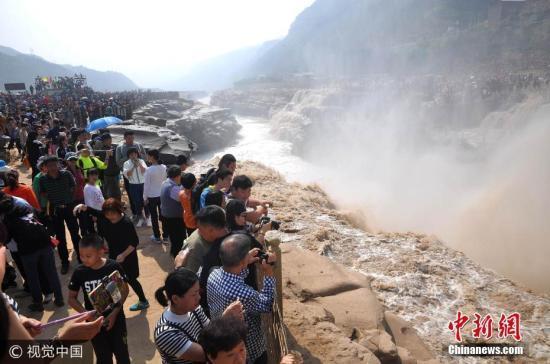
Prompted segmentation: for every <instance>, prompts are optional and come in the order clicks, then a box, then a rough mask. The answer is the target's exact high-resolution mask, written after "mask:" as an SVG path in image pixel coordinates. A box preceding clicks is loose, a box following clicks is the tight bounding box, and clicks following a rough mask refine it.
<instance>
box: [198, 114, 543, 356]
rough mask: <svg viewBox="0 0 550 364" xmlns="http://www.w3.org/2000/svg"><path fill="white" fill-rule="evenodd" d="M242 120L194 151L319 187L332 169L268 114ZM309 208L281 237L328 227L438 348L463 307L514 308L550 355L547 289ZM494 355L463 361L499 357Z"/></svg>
mask: <svg viewBox="0 0 550 364" xmlns="http://www.w3.org/2000/svg"><path fill="white" fill-rule="evenodd" d="M237 120H238V122H239V123H240V125H241V126H242V129H241V130H240V132H239V138H238V139H237V140H236V141H235V144H234V145H233V146H230V147H228V148H224V149H223V150H220V151H217V152H213V153H208V154H203V155H197V156H195V158H196V159H202V160H208V159H211V158H212V157H216V156H218V157H219V156H221V155H223V154H225V153H232V154H234V155H235V156H236V157H237V159H238V160H240V161H245V160H250V161H255V162H260V163H262V164H263V165H266V166H268V167H270V168H272V169H273V170H275V171H277V172H278V173H280V174H281V175H282V176H283V177H284V178H285V179H287V180H288V181H290V182H300V183H305V184H307V183H317V184H319V185H320V186H321V187H322V186H323V184H324V181H326V178H327V176H330V174H331V173H328V172H330V171H328V170H327V169H321V168H319V167H316V166H314V165H312V164H311V163H308V162H307V161H304V160H303V159H301V158H300V157H298V156H295V155H293V154H292V145H291V143H290V142H285V141H281V140H277V139H276V137H275V136H273V135H272V133H271V125H270V123H269V122H268V121H267V120H264V119H256V118H248V117H241V116H238V117H237ZM328 152H330V151H327V153H328ZM332 178H338V176H332ZM275 213H277V211H275ZM304 214H305V215H301V219H298V220H297V221H294V222H292V223H291V225H292V226H291V227H290V231H298V233H285V232H281V233H280V237H281V239H282V241H283V242H286V243H290V244H295V245H298V246H302V247H304V248H306V249H308V248H311V247H310V246H308V245H307V244H309V243H310V242H311V241H312V239H313V240H315V239H316V237H318V236H324V235H325V234H327V238H326V240H324V238H323V240H324V241H321V242H318V243H319V245H320V246H323V248H322V249H321V250H323V254H324V255H327V256H329V257H330V258H332V259H333V260H335V261H336V262H338V263H340V264H343V265H345V266H347V267H348V268H351V269H353V270H356V271H359V272H361V273H363V274H365V275H366V276H367V277H369V278H371V279H372V288H373V290H374V291H375V292H376V294H377V296H378V298H379V299H380V300H381V301H382V302H383V304H384V305H385V306H386V307H388V308H389V309H390V310H392V311H393V312H396V313H398V314H399V315H400V316H401V317H403V318H405V319H406V320H408V321H409V322H411V323H412V324H413V326H414V327H415V328H416V329H417V330H418V332H419V333H420V335H421V336H422V337H423V339H424V340H425V341H426V342H427V343H428V344H429V346H430V347H431V349H432V350H433V351H434V352H436V353H437V354H438V355H441V353H443V351H444V348H445V347H446V345H448V344H449V342H451V341H450V340H451V336H450V333H449V330H448V328H447V324H448V322H449V321H450V320H452V319H453V318H454V315H455V314H456V312H457V311H458V310H464V311H467V312H470V313H471V312H474V311H479V312H483V313H490V314H493V315H497V314H499V313H501V312H511V311H515V310H517V311H519V312H522V313H524V327H523V330H524V340H525V341H524V343H523V344H524V345H525V346H526V347H527V348H528V350H529V351H530V355H529V356H530V359H534V360H535V361H540V360H542V361H545V360H546V359H548V358H549V357H550V348H549V346H548V336H547V331H546V330H547V328H548V327H550V326H549V325H550V322H549V319H550V317H548V316H547V314H546V312H548V307H549V304H550V302H549V299H548V298H547V297H545V296H539V295H536V294H533V293H532V292H529V291H526V290H525V289H524V287H521V286H520V287H518V286H517V285H516V284H515V283H513V282H511V281H509V280H507V279H504V278H503V277H502V276H500V275H498V274H495V272H493V271H491V270H489V269H486V268H483V267H481V266H480V265H479V264H476V263H475V262H474V261H472V260H471V259H469V258H468V257H467V256H465V255H464V254H462V253H460V252H457V251H455V250H453V249H451V248H448V247H446V246H444V245H443V244H442V243H441V242H439V241H437V240H433V241H432V240H430V243H429V244H428V245H425V243H423V242H422V240H423V239H422V238H421V237H419V236H417V235H415V234H384V233H382V234H372V233H369V232H366V231H363V230H361V229H358V228H355V227H353V226H351V225H349V224H348V223H347V222H346V221H344V220H342V219H341V218H340V217H339V216H338V214H336V215H334V214H321V213H319V211H315V209H314V208H313V207H312V211H310V213H309V214H308V213H305V212H304ZM320 232H322V234H320ZM448 359H449V357H445V361H447V360H448ZM493 359H494V358H488V359H484V360H479V358H468V359H462V360H458V361H459V362H464V363H473V362H484V363H485V362H487V363H493V362H498V359H497V360H493Z"/></svg>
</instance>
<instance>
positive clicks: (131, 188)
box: [122, 147, 147, 226]
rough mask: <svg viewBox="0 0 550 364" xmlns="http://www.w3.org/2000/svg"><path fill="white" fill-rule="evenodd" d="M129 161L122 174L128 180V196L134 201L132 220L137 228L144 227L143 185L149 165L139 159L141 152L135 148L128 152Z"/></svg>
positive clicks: (125, 164)
mask: <svg viewBox="0 0 550 364" xmlns="http://www.w3.org/2000/svg"><path fill="white" fill-rule="evenodd" d="M127 156H128V160H127V161H126V162H124V165H123V167H122V174H124V177H126V178H127V179H128V182H129V184H128V191H127V192H128V195H130V198H131V200H132V201H133V205H132V215H133V216H132V220H133V222H134V223H135V224H136V226H144V225H145V224H146V220H145V215H144V211H143V207H144V205H143V185H144V181H145V171H146V170H147V164H145V161H144V160H143V159H141V158H140V157H139V151H138V149H137V148H135V147H131V148H129V149H128V152H127Z"/></svg>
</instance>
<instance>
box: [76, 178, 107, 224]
mask: <svg viewBox="0 0 550 364" xmlns="http://www.w3.org/2000/svg"><path fill="white" fill-rule="evenodd" d="M98 179H99V171H98V170H97V169H95V168H92V169H90V170H89V171H88V178H87V179H86V185H85V186H84V204H85V205H86V207H87V208H88V211H89V210H90V209H92V210H94V211H95V214H94V213H90V212H83V214H84V219H85V227H84V228H82V226H81V230H84V231H83V233H82V234H83V235H88V234H91V233H93V232H95V229H94V222H93V220H92V216H93V215H98V214H100V213H101V209H102V208H103V203H104V202H105V199H104V198H103V193H102V192H101V189H100V188H99V187H98V186H97V180H98Z"/></svg>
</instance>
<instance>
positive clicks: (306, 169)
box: [196, 117, 320, 183]
mask: <svg viewBox="0 0 550 364" xmlns="http://www.w3.org/2000/svg"><path fill="white" fill-rule="evenodd" d="M237 120H238V121H239V124H241V126H242V129H241V130H240V132H239V139H238V140H237V141H236V144H235V145H234V146H231V147H229V148H225V149H224V150H223V151H219V152H214V153H208V154H199V155H197V156H196V158H197V159H210V158H212V157H214V156H221V155H223V154H225V153H231V154H234V155H235V156H236V157H237V159H239V160H250V161H254V162H260V163H263V164H265V165H266V166H268V167H271V168H273V169H275V170H276V171H278V172H279V173H281V174H282V175H283V176H284V177H285V178H286V179H287V180H288V181H292V182H301V183H313V182H318V180H319V178H316V176H317V177H319V176H320V175H319V174H318V173H316V171H318V169H317V168H316V167H315V166H313V165H312V164H311V163H308V162H305V161H304V160H302V159H301V158H300V157H297V156H295V155H293V154H292V153H291V150H292V143H290V142H284V141H280V140H277V139H276V138H275V137H274V136H272V135H271V131H270V128H271V127H270V125H269V122H268V121H267V120H262V119H254V118H247V117H237Z"/></svg>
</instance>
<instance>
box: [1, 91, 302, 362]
mask: <svg viewBox="0 0 550 364" xmlns="http://www.w3.org/2000/svg"><path fill="white" fill-rule="evenodd" d="M86 95H87V96H81V94H79V95H76V96H78V97H79V99H78V101H75V99H74V98H73V97H72V96H70V97H68V98H67V99H64V98H63V97H62V98H60V99H56V98H49V97H47V96H44V95H36V94H34V95H30V94H27V95H19V96H13V95H5V94H2V103H3V104H2V113H3V118H4V119H5V123H6V124H5V129H4V130H5V135H7V136H8V137H9V138H10V140H12V141H13V146H14V148H15V147H16V148H17V149H18V151H19V157H21V158H22V159H23V160H24V163H25V164H26V165H27V167H29V169H30V170H31V171H32V173H31V178H32V185H26V184H25V183H23V181H21V180H20V172H19V171H20V169H19V170H18V169H12V168H10V167H9V166H8V165H6V163H5V162H4V161H0V181H1V182H2V183H3V184H4V187H3V189H2V190H1V191H0V280H1V281H2V291H5V290H7V289H10V292H12V291H11V290H14V292H15V293H17V294H21V293H23V291H24V292H26V293H27V294H28V295H30V296H31V298H32V303H31V304H30V305H29V306H28V307H27V309H28V311H30V312H42V311H44V310H46V309H50V310H51V309H54V310H57V309H58V308H59V309H61V308H63V307H65V306H66V302H67V303H68V305H69V306H70V307H71V308H72V309H74V310H75V311H76V312H78V313H81V314H82V316H80V317H79V318H76V319H75V320H72V321H70V323H69V324H68V325H67V326H66V327H65V328H63V329H62V330H60V332H59V333H58V336H56V337H55V338H53V339H52V341H51V343H52V345H57V346H59V345H60V343H61V344H62V343H63V342H64V341H67V340H69V341H70V340H80V341H85V340H91V342H92V346H93V348H94V352H95V356H96V359H97V363H100V364H102V363H112V362H113V356H114V357H115V358H116V362H117V363H130V356H131V354H132V351H133V348H132V347H129V346H128V341H127V337H128V335H142V334H143V333H140V332H128V331H127V328H126V320H125V315H124V311H125V308H124V301H125V300H126V298H127V297H128V293H129V287H131V288H132V290H133V291H134V292H135V294H136V296H137V302H134V303H133V304H132V305H130V306H129V307H128V306H127V309H129V310H130V311H142V310H147V309H148V308H149V307H150V302H149V300H150V299H151V298H152V297H153V296H154V297H155V299H156V301H157V302H158V303H159V304H160V305H162V306H163V307H166V309H165V310H164V311H163V312H162V314H161V315H160V317H159V319H158V322H157V324H156V326H155V328H154V331H153V337H154V342H155V345H156V347H157V350H158V351H159V353H160V356H161V357H162V360H163V362H164V363H197V362H200V363H220V364H222V363H229V362H230V363H238V364H244V363H267V362H268V354H267V343H266V334H265V332H264V330H263V328H262V320H261V315H262V314H264V313H271V312H273V307H274V304H275V302H276V300H275V296H276V283H277V282H276V278H275V276H274V265H275V264H277V257H276V255H275V254H273V253H271V252H270V251H269V250H268V249H267V248H266V241H265V234H266V233H267V232H268V231H269V230H272V229H277V228H278V226H279V224H278V222H277V221H274V220H271V219H270V217H269V212H270V209H271V208H272V203H271V202H270V201H264V200H261V199H257V198H254V197H253V192H252V189H253V185H254V183H253V181H252V180H251V179H250V178H249V177H248V176H246V175H237V173H236V172H237V159H236V158H235V157H234V156H233V155H231V154H226V155H224V156H223V157H222V158H221V159H220V161H219V164H218V166H217V167H216V168H212V169H209V170H207V171H206V170H205V171H201V172H203V173H200V174H197V175H195V174H193V173H189V172H188V171H187V169H188V167H189V165H190V164H191V161H190V159H189V156H188V155H180V156H178V157H177V163H176V164H175V165H164V164H163V163H162V161H161V160H160V156H159V151H158V150H154V149H150V150H145V148H144V147H143V146H142V145H141V144H140V142H139V140H135V135H134V133H133V132H132V131H126V132H125V134H124V140H123V141H122V142H121V143H120V144H118V145H115V144H114V143H113V140H112V137H111V135H110V134H109V132H108V129H107V130H100V131H99V132H97V133H95V134H94V135H92V134H90V133H88V132H87V131H86V130H85V129H83V128H81V127H80V128H79V126H82V125H79V124H78V122H79V120H80V119H78V118H74V117H69V116H68V114H67V113H66V112H67V111H68V110H69V109H70V108H71V105H73V104H74V103H76V104H78V106H79V107H82V108H83V113H85V114H86V115H90V112H94V111H93V110H94V107H96V106H97V107H101V110H100V111H99V114H95V115H94V117H95V116H101V115H112V114H116V111H115V109H114V108H113V104H115V103H117V102H128V100H129V101H130V102H132V103H134V105H136V104H137V103H139V102H144V101H145V100H147V99H148V98H149V97H151V95H150V94H148V93H140V92H136V93H119V94H101V93H94V92H87V93H86ZM73 96H75V95H73ZM67 105H69V109H67V108H66V107H67ZM90 107H91V109H89V108H90ZM73 111H74V110H73ZM73 116H74V114H73ZM89 119H90V116H87V117H86V121H89ZM14 130H18V133H14V132H13V131H14ZM22 137H23V138H22ZM12 138H14V139H12ZM8 154H10V155H14V154H16V151H14V150H8ZM143 229H150V230H149V231H150V234H151V236H150V238H149V239H148V240H147V241H144V240H143V239H142V240H141V241H140V239H139V236H138V232H143ZM66 231H68V234H66ZM69 240H70V242H71V244H69ZM140 244H141V245H142V246H143V244H151V245H152V246H153V247H154V249H161V250H162V251H164V248H163V246H164V245H166V246H167V247H169V248H168V251H169V253H170V254H171V256H172V258H173V259H174V266H175V269H174V271H173V272H171V273H169V274H168V275H167V277H166V279H165V281H164V283H163V284H159V287H158V289H157V290H156V291H155V292H147V291H146V290H144V288H143V287H142V285H141V283H140V280H139V276H140V264H139V257H138V254H137V247H138V245H140ZM71 245H72V249H70V248H69V247H70V246H71ZM71 250H72V252H71ZM55 251H57V255H58V256H59V259H58V260H59V262H60V270H59V271H58V270H57V268H56V258H55V257H54V252H55ZM8 252H9V254H8ZM8 257H9V258H8ZM68 273H70V274H71V278H70V281H69V284H68V295H64V293H63V290H62V288H61V280H60V276H59V274H61V275H66V274H68ZM18 276H19V277H20V281H21V282H22V283H23V286H22V287H21V291H19V292H17V291H15V289H16V288H17V286H18V281H19V279H18ZM80 291H82V292H83V298H84V300H83V301H81V300H80V299H79V293H80ZM6 303H8V304H9V305H8V306H6ZM51 303H53V305H54V307H53V308H49V307H50V304H51ZM0 324H1V326H2V327H10V330H8V331H2V332H0V334H1V335H3V336H2V337H1V338H0V343H3V344H2V345H1V346H0V358H3V357H4V355H6V350H7V348H6V344H5V343H6V338H10V339H20V340H28V341H32V340H33V339H32V338H33V337H34V336H36V335H39V334H40V333H41V332H42V323H41V322H40V321H38V320H36V319H32V318H29V317H26V316H25V315H23V314H22V312H20V309H19V305H18V304H17V300H14V299H13V298H11V297H10V296H9V295H7V294H5V293H2V292H0ZM6 335H7V337H5V336H6ZM298 360H299V359H298V358H295V357H294V356H293V355H288V356H285V357H284V358H282V361H281V363H296V362H298Z"/></svg>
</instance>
